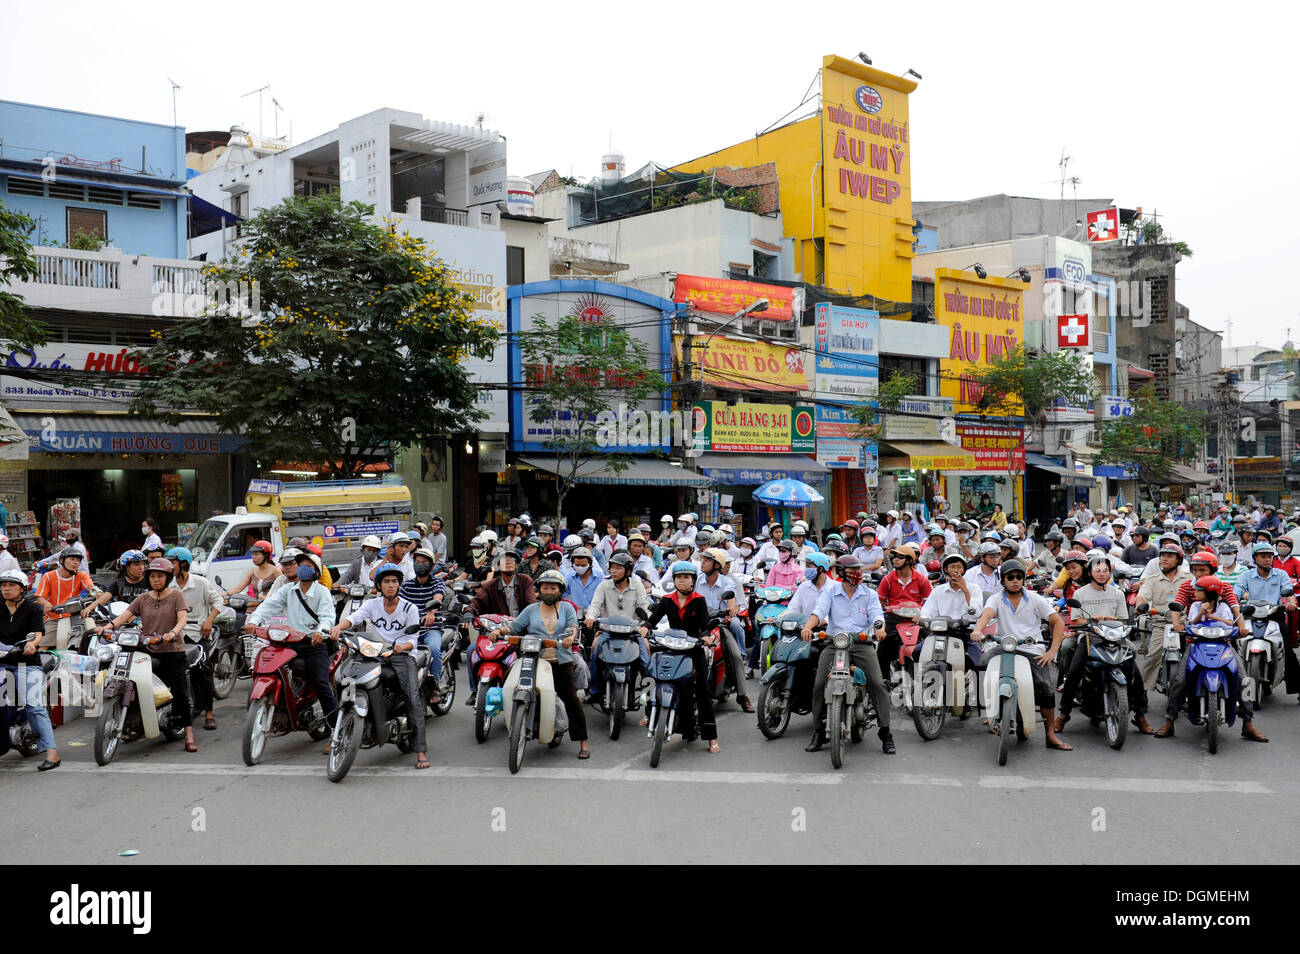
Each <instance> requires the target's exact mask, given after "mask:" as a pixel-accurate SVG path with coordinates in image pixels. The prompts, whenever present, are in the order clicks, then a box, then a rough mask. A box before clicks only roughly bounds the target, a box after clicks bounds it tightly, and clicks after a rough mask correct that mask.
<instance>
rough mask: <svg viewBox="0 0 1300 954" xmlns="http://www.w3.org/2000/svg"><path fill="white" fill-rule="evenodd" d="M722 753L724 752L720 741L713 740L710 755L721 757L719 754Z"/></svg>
mask: <svg viewBox="0 0 1300 954" xmlns="http://www.w3.org/2000/svg"><path fill="white" fill-rule="evenodd" d="M721 752H722V746H720V745H719V744H718V740H717V739H713V740H711V741H710V742H709V754H710V755H719V754H721Z"/></svg>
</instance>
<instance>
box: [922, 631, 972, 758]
mask: <svg viewBox="0 0 1300 954" xmlns="http://www.w3.org/2000/svg"><path fill="white" fill-rule="evenodd" d="M978 615H979V611H978V610H975V609H971V610H969V611H968V612H967V613H966V615H965V616H962V617H959V618H954V617H951V616H934V617H930V618H922V619H921V621H920V625H921V628H922V629H923V630H924V631H925V632H926V637H925V639H924V640H923V641H922V643H921V646H920V648H919V649H917V650H916V652H915V653H914V654H913V659H914V660H915V663H914V665H915V670H916V676H915V678H914V679H913V680H912V695H913V698H912V706H911V710H912V723H913V724H914V725H915V726H916V732H917V735H919V736H920V737H921V738H923V739H925V740H926V741H927V742H928V741H931V740H933V739H937V738H939V736H940V735H942V734H943V724H944V722H945V721H946V719H947V717H948V713H949V712H951V713H952V714H953V715H954V716H956V717H957V718H959V719H964V718H966V717H967V716H968V715H969V710H970V708H971V706H972V705H975V704H976V703H977V698H978V689H977V687H976V684H975V679H974V676H975V673H974V667H973V666H972V667H971V669H970V672H969V673H968V671H967V662H968V659H967V649H966V645H967V643H966V639H967V638H969V636H970V631H971V628H972V627H973V625H974V623H975V618H976V617H977V616H978ZM963 637H965V638H963Z"/></svg>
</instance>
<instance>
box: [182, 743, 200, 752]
mask: <svg viewBox="0 0 1300 954" xmlns="http://www.w3.org/2000/svg"><path fill="white" fill-rule="evenodd" d="M198 750H199V745H198V743H197V742H186V743H185V751H186V752H197V751H198Z"/></svg>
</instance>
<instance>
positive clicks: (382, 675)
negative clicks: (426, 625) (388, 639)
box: [325, 626, 429, 782]
mask: <svg viewBox="0 0 1300 954" xmlns="http://www.w3.org/2000/svg"><path fill="white" fill-rule="evenodd" d="M419 631H420V627H419V626H408V627H406V629H405V630H404V631H403V634H402V635H403V636H404V637H409V638H410V641H411V642H416V634H417V633H419ZM341 639H342V643H343V647H342V648H343V653H342V659H341V660H340V662H339V663H338V667H337V669H336V670H335V676H336V681H337V682H338V685H339V687H340V693H339V700H338V703H339V714H338V718H337V719H336V720H335V722H334V731H333V732H332V733H331V734H330V752H329V763H328V765H327V766H326V769H325V774H326V775H327V776H328V777H329V780H330V781H331V782H341V781H343V779H344V778H345V777H346V776H347V774H348V770H349V769H351V768H352V762H353V760H354V759H356V757H357V751H358V750H360V749H363V748H364V749H368V748H372V747H374V746H377V745H385V744H387V743H389V742H392V743H394V744H395V745H396V746H397V750H398V751H399V752H401V753H402V754H403V755H406V754H408V753H410V752H411V751H413V750H414V748H415V726H414V725H413V724H412V722H411V715H410V713H408V712H407V711H406V698H405V697H404V696H403V695H402V692H401V690H400V689H399V687H398V684H397V678H396V675H395V674H394V672H393V670H392V667H391V666H390V665H389V664H388V660H389V659H391V658H392V655H393V645H392V644H391V643H385V642H382V641H380V640H376V639H369V638H368V637H367V636H366V634H365V633H364V632H361V631H359V630H349V631H347V632H345V633H343V634H342V636H341ZM403 641H406V640H403ZM410 652H411V654H412V655H413V656H414V657H415V665H416V683H417V684H419V683H420V682H423V681H424V677H425V674H426V672H427V671H428V668H429V651H428V650H427V649H425V648H424V647H423V646H421V645H419V643H418V642H416V647H415V648H414V649H412V650H411V651H410Z"/></svg>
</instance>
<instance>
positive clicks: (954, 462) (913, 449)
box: [880, 441, 977, 470]
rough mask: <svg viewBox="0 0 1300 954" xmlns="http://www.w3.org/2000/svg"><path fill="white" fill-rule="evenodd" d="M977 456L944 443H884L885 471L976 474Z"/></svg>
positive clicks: (881, 445) (882, 464)
mask: <svg viewBox="0 0 1300 954" xmlns="http://www.w3.org/2000/svg"><path fill="white" fill-rule="evenodd" d="M976 466H977V465H976V463H975V455H974V454H972V453H971V452H970V451H968V450H964V449H962V448H960V447H955V446H953V445H952V444H948V443H945V442H943V441H881V443H880V469H881V470H974V469H975V468H976Z"/></svg>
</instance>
